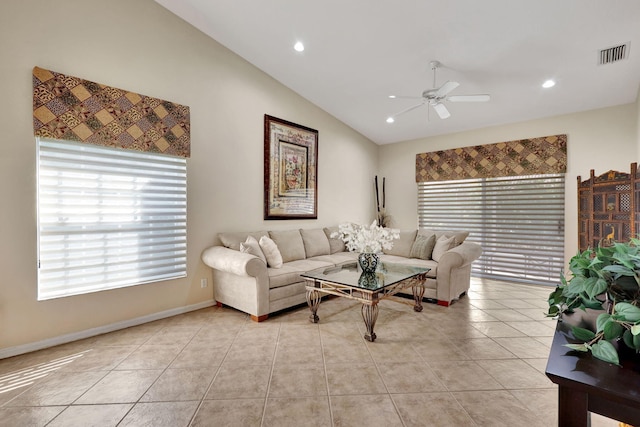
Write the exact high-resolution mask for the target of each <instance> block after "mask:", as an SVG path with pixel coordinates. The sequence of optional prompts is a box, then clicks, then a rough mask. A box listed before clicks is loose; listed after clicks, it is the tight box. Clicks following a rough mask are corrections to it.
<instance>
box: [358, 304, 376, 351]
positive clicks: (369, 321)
mask: <svg viewBox="0 0 640 427" xmlns="http://www.w3.org/2000/svg"><path fill="white" fill-rule="evenodd" d="M362 319H363V320H364V324H365V326H366V327H367V333H366V334H364V339H366V340H367V341H370V342H374V341H375V340H376V333H375V332H373V327H374V326H375V325H376V320H378V304H377V303H374V304H362Z"/></svg>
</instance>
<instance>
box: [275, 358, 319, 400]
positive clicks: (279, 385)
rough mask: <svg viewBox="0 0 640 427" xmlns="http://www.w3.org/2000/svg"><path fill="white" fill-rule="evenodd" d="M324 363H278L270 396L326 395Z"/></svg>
mask: <svg viewBox="0 0 640 427" xmlns="http://www.w3.org/2000/svg"><path fill="white" fill-rule="evenodd" d="M324 372H325V371H324V365H323V364H322V363H306V364H284V365H278V364H276V365H275V366H274V368H273V373H272V375H271V383H270V385H269V397H270V398H271V397H308V396H326V395H327V380H326V377H325V373H324Z"/></svg>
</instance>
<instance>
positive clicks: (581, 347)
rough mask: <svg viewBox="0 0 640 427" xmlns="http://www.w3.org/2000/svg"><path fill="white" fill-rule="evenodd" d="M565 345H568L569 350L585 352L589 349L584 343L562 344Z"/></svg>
mask: <svg viewBox="0 0 640 427" xmlns="http://www.w3.org/2000/svg"><path fill="white" fill-rule="evenodd" d="M564 346H565V347H569V348H570V349H571V350H575V351H583V352H587V351H589V349H588V348H587V345H586V344H564Z"/></svg>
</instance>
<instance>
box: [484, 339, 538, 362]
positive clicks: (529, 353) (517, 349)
mask: <svg viewBox="0 0 640 427" xmlns="http://www.w3.org/2000/svg"><path fill="white" fill-rule="evenodd" d="M494 339H495V341H496V342H497V343H498V344H500V345H501V346H503V347H504V348H506V349H507V350H509V351H510V352H511V353H513V354H515V355H516V356H518V357H521V358H544V357H549V350H550V346H549V345H545V344H543V343H541V342H540V341H537V340H536V339H532V338H529V337H521V338H494Z"/></svg>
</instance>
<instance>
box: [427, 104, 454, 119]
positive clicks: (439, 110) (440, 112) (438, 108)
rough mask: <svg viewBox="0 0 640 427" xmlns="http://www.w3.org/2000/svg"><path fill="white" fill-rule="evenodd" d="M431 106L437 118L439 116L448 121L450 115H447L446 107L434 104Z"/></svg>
mask: <svg viewBox="0 0 640 427" xmlns="http://www.w3.org/2000/svg"><path fill="white" fill-rule="evenodd" d="M431 105H433V109H434V110H436V113H438V116H440V118H441V119H448V118H449V117H451V113H449V110H447V107H445V106H444V104H442V103H440V102H436V103H435V104H431Z"/></svg>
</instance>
